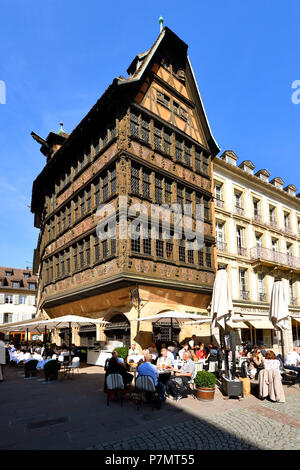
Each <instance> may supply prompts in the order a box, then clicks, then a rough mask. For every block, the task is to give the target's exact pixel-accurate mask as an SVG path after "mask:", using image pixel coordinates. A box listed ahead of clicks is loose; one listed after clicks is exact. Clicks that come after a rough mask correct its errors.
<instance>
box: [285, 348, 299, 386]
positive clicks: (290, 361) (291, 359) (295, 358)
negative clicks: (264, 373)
mask: <svg viewBox="0 0 300 470" xmlns="http://www.w3.org/2000/svg"><path fill="white" fill-rule="evenodd" d="M284 367H285V369H288V370H293V371H295V372H298V375H297V382H300V347H295V348H293V350H292V351H290V352H288V353H287V355H286V357H285V361H284Z"/></svg>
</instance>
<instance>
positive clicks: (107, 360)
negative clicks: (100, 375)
mask: <svg viewBox="0 0 300 470" xmlns="http://www.w3.org/2000/svg"><path fill="white" fill-rule="evenodd" d="M112 358H115V359H116V360H117V362H119V364H124V359H123V358H122V357H118V352H117V351H113V352H112V353H111V358H109V359H106V361H105V366H104V368H105V369H107V368H108V367H109V361H110V359H112Z"/></svg>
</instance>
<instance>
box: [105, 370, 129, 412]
mask: <svg viewBox="0 0 300 470" xmlns="http://www.w3.org/2000/svg"><path fill="white" fill-rule="evenodd" d="M119 392H120V401H121V406H123V398H124V393H125V388H124V382H123V378H122V376H121V375H120V374H109V375H108V376H107V377H106V393H107V406H109V402H110V400H112V398H113V396H114V394H115V393H119Z"/></svg>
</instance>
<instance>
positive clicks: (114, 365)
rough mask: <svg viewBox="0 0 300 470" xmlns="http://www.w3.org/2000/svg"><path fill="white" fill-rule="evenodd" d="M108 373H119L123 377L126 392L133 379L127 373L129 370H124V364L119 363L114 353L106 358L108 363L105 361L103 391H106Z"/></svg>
mask: <svg viewBox="0 0 300 470" xmlns="http://www.w3.org/2000/svg"><path fill="white" fill-rule="evenodd" d="M110 374H120V375H121V377H122V379H123V383H124V390H127V392H128V390H129V386H130V383H131V382H132V380H133V375H132V374H129V372H127V371H126V369H125V366H124V365H123V364H120V362H119V361H118V358H117V356H116V355H114V356H112V357H111V358H110V359H109V360H108V363H107V367H106V373H105V382H104V392H106V390H107V386H106V379H107V377H108V376H109V375H110Z"/></svg>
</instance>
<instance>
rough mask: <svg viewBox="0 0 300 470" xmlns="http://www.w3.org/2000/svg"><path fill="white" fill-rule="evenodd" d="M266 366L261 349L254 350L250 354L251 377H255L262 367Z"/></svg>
mask: <svg viewBox="0 0 300 470" xmlns="http://www.w3.org/2000/svg"><path fill="white" fill-rule="evenodd" d="M263 368H264V363H263V356H262V354H261V351H260V349H257V350H256V351H254V352H253V353H252V354H251V356H250V364H249V374H250V378H251V379H255V378H257V376H258V373H259V371H260V370H261V369H263Z"/></svg>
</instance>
